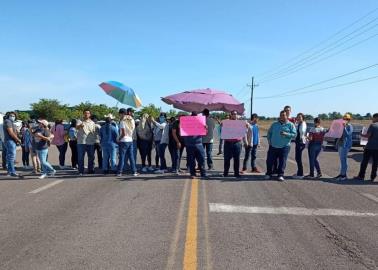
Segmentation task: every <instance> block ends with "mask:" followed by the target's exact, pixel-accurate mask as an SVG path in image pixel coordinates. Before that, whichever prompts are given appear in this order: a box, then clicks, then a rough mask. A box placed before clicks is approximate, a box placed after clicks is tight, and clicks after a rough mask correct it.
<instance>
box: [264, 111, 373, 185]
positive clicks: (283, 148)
mask: <svg viewBox="0 0 378 270" xmlns="http://www.w3.org/2000/svg"><path fill="white" fill-rule="evenodd" d="M290 115H291V107H290V106H285V107H284V109H283V110H282V111H281V112H280V116H279V119H278V121H276V122H274V123H273V124H272V125H271V127H270V128H269V130H268V133H267V140H268V143H269V149H268V153H267V160H266V167H267V171H266V176H265V178H266V179H271V178H272V176H273V175H277V177H278V180H279V181H283V180H285V178H284V172H285V168H286V162H287V158H288V155H289V152H290V149H291V142H292V140H294V141H295V161H296V164H297V173H296V174H295V175H294V176H293V177H294V178H295V179H303V178H306V179H315V178H321V177H322V172H321V168H320V165H319V161H318V157H319V154H320V153H321V150H322V146H323V141H324V137H325V135H326V133H327V131H328V130H327V129H326V128H324V127H322V125H321V120H320V118H315V119H314V126H313V127H311V128H310V129H309V130H308V129H307V124H306V121H305V117H304V114H303V113H298V114H297V117H296V118H291V117H290ZM350 121H351V115H350V114H348V113H346V114H345V115H344V116H343V125H344V128H343V133H342V136H341V137H340V138H338V139H337V141H336V147H337V150H338V154H339V159H340V172H339V175H338V176H336V177H335V179H337V180H346V179H348V177H347V171H348V153H349V151H350V149H351V148H352V146H353V140H352V139H353V137H352V135H353V126H352V124H351V123H350ZM361 136H362V137H365V138H367V140H368V142H367V145H366V146H365V148H364V154H363V160H362V162H361V164H360V171H359V174H358V176H356V177H354V179H357V180H364V178H365V173H366V169H367V165H368V163H369V161H370V159H372V170H371V175H370V180H371V181H374V179H375V178H376V176H377V167H378V113H376V114H374V115H373V119H372V124H371V125H370V126H369V128H368V131H367V133H366V134H361ZM306 147H307V148H308V157H309V174H308V175H306V176H305V175H304V171H303V162H302V156H303V151H304V150H305V149H306ZM315 170H316V175H315Z"/></svg>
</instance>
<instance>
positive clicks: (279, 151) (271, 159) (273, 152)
mask: <svg viewBox="0 0 378 270" xmlns="http://www.w3.org/2000/svg"><path fill="white" fill-rule="evenodd" d="M289 151H290V147H289V146H285V147H283V148H275V147H273V146H269V150H268V156H267V159H266V168H267V172H266V175H272V174H273V166H274V163H275V162H277V160H278V167H277V174H278V176H283V175H284V171H285V168H286V161H287V157H288V155H289Z"/></svg>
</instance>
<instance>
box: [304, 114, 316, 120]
mask: <svg viewBox="0 0 378 270" xmlns="http://www.w3.org/2000/svg"><path fill="white" fill-rule="evenodd" d="M304 117H305V119H306V120H314V117H313V116H312V115H311V114H305V116H304Z"/></svg>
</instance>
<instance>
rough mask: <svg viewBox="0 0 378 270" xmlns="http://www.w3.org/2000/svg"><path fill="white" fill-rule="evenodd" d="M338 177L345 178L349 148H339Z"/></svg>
mask: <svg viewBox="0 0 378 270" xmlns="http://www.w3.org/2000/svg"><path fill="white" fill-rule="evenodd" d="M338 150H339V157H340V175H343V176H346V175H347V171H348V152H349V150H350V148H345V147H341V146H339V148H338Z"/></svg>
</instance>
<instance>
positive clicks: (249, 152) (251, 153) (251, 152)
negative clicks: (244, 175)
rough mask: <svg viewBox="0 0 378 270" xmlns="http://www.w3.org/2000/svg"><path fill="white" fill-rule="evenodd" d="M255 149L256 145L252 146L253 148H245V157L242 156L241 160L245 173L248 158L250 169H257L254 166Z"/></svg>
mask: <svg viewBox="0 0 378 270" xmlns="http://www.w3.org/2000/svg"><path fill="white" fill-rule="evenodd" d="M257 147H258V145H254V146H248V147H246V148H245V155H244V160H243V171H246V170H247V169H248V168H247V163H248V160H249V156H251V168H252V169H253V170H254V169H257V166H256V156H257V155H256V154H257Z"/></svg>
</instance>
